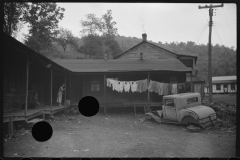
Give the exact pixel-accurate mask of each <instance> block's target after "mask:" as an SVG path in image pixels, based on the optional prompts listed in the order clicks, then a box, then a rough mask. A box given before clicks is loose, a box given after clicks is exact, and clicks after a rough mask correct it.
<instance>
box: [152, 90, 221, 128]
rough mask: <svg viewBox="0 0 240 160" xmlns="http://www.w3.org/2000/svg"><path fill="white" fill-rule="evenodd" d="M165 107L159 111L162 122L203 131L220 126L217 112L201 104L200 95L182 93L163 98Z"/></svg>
mask: <svg viewBox="0 0 240 160" xmlns="http://www.w3.org/2000/svg"><path fill="white" fill-rule="evenodd" d="M163 102H164V104H163V107H162V110H161V111H157V112H158V114H159V116H160V117H161V122H165V123H177V124H181V125H190V124H192V125H196V126H199V127H201V128H202V129H206V128H208V127H211V126H214V125H218V124H220V121H218V120H217V116H216V112H215V111H214V110H213V109H212V108H210V107H207V106H203V105H202V104H201V96H200V94H199V93H181V94H175V95H167V96H164V97H163Z"/></svg>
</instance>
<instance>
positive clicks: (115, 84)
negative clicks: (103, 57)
mask: <svg viewBox="0 0 240 160" xmlns="http://www.w3.org/2000/svg"><path fill="white" fill-rule="evenodd" d="M111 81H112V89H113V91H114V90H115V91H119V84H118V81H116V80H111Z"/></svg>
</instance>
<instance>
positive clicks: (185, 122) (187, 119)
mask: <svg viewBox="0 0 240 160" xmlns="http://www.w3.org/2000/svg"><path fill="white" fill-rule="evenodd" d="M191 124H193V125H198V126H199V124H198V123H197V120H196V119H195V118H194V117H192V116H186V117H184V118H183V119H182V122H181V125H183V126H188V125H191Z"/></svg>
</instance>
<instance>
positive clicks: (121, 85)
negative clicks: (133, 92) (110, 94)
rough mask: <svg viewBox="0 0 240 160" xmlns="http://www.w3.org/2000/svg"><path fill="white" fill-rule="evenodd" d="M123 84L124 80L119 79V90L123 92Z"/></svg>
mask: <svg viewBox="0 0 240 160" xmlns="http://www.w3.org/2000/svg"><path fill="white" fill-rule="evenodd" d="M123 85H124V82H121V81H118V91H119V92H123Z"/></svg>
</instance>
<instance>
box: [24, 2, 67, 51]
mask: <svg viewBox="0 0 240 160" xmlns="http://www.w3.org/2000/svg"><path fill="white" fill-rule="evenodd" d="M64 11H65V9H64V8H61V7H57V4H56V3H31V4H30V5H29V6H27V10H26V11H24V14H23V20H24V21H25V23H28V24H29V28H30V29H29V35H27V36H26V44H28V45H30V44H33V42H34V41H33V42H31V41H32V40H34V39H36V38H37V41H38V42H39V43H40V44H41V45H39V46H38V47H37V48H38V49H39V47H40V50H44V49H50V47H51V43H52V42H53V41H54V40H55V38H56V36H57V28H58V22H59V20H61V19H62V18H63V12H64ZM29 47H30V48H32V49H37V48H36V47H34V46H32V45H30V46H29Z"/></svg>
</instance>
